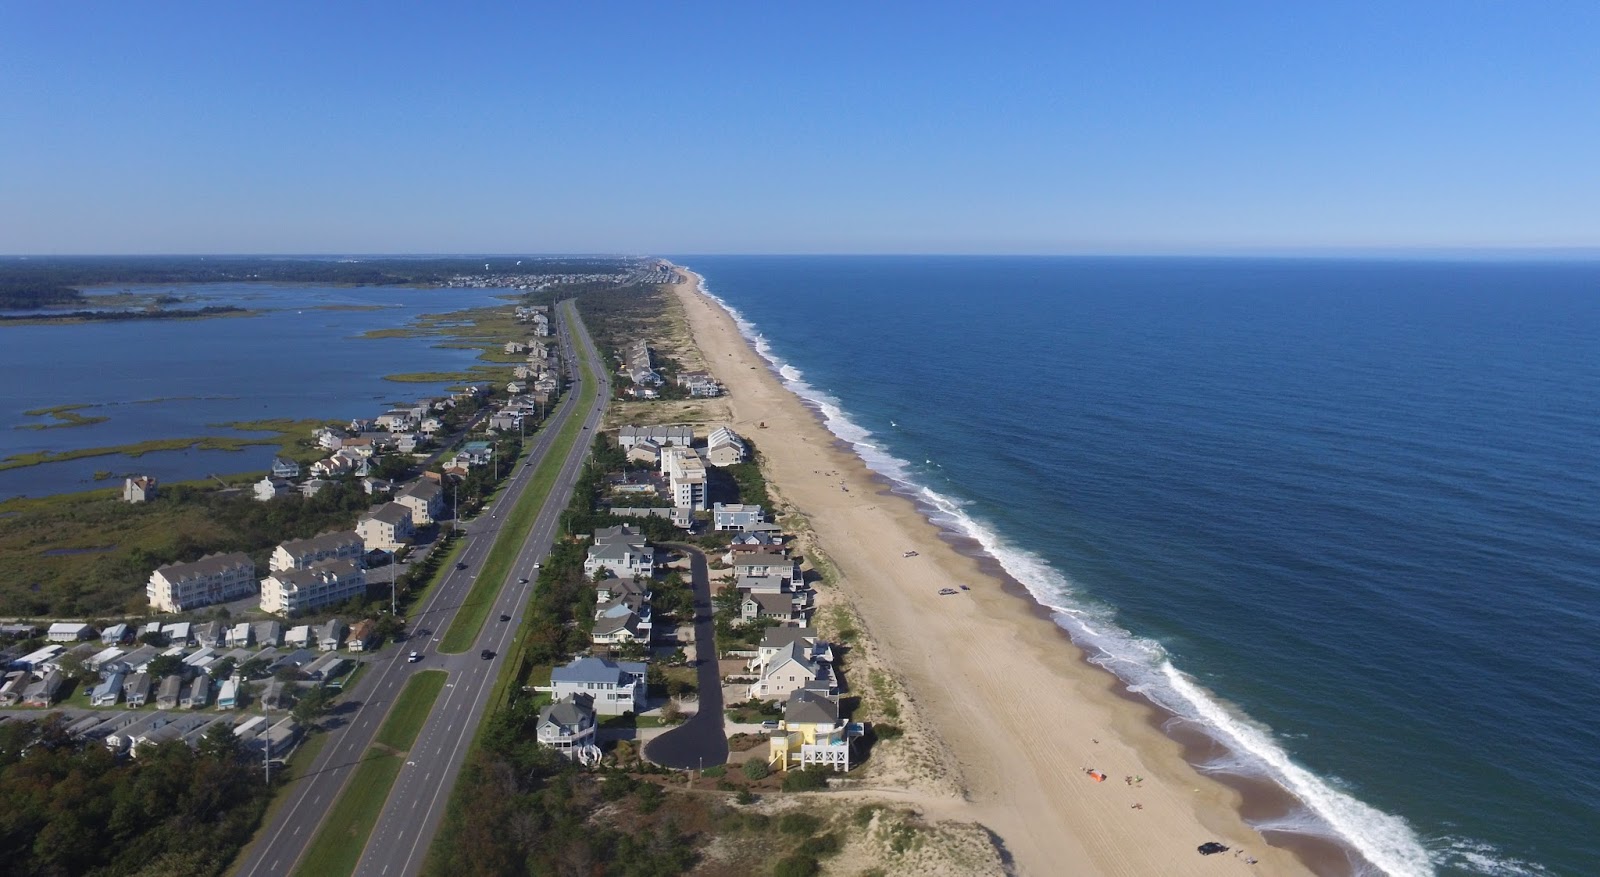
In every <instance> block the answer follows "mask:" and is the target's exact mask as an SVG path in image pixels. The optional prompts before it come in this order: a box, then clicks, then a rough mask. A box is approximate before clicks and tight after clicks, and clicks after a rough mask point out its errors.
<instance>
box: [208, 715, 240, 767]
mask: <svg viewBox="0 0 1600 877" xmlns="http://www.w3.org/2000/svg"><path fill="white" fill-rule="evenodd" d="M243 751H244V750H243V747H242V746H240V745H239V738H238V737H237V736H235V735H234V733H233V726H232V725H229V724H227V723H222V724H217V725H212V726H211V727H209V728H207V729H206V732H205V733H204V734H202V735H201V737H200V754H201V755H202V756H205V757H206V758H210V759H213V760H216V761H224V762H232V761H235V760H237V759H238V758H239V754H240V753H241V752H243Z"/></svg>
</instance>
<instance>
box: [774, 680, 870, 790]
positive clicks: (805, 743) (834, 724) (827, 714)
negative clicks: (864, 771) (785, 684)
mask: <svg viewBox="0 0 1600 877" xmlns="http://www.w3.org/2000/svg"><path fill="white" fill-rule="evenodd" d="M860 735H861V728H860V726H857V725H851V724H849V723H847V722H845V721H844V720H843V719H841V718H840V716H839V703H838V701H836V700H834V699H833V698H831V697H828V696H826V695H823V694H817V693H816V692H812V691H805V690H800V691H796V692H794V693H792V694H790V695H789V699H788V701H787V702H785V703H784V706H783V719H782V720H780V721H779V722H778V730H776V731H773V732H772V733H771V734H769V735H768V737H767V746H768V750H767V763H768V764H769V765H770V766H773V767H776V768H778V769H779V770H789V769H791V768H795V767H801V768H804V767H810V766H811V765H822V766H825V767H829V768H832V769H833V770H836V771H847V770H849V769H850V744H851V742H852V741H853V740H854V739H855V738H856V737H859V736H860Z"/></svg>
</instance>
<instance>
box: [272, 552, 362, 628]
mask: <svg viewBox="0 0 1600 877" xmlns="http://www.w3.org/2000/svg"><path fill="white" fill-rule="evenodd" d="M366 593H367V574H366V572H365V571H363V570H362V569H361V565H360V564H358V563H357V562H356V561H354V560H350V559H343V560H324V561H322V562H321V563H315V564H312V565H311V566H308V567H305V568H302V569H287V570H278V571H276V572H274V573H273V574H272V575H269V576H267V577H266V578H264V579H262V580H261V611H262V612H270V613H272V614H274V615H291V614H293V613H295V612H301V611H306V610H310V609H316V608H317V607H320V606H332V605H334V604H336V603H343V602H344V601H346V600H349V599H351V598H352V597H360V596H363V595H365V594H366Z"/></svg>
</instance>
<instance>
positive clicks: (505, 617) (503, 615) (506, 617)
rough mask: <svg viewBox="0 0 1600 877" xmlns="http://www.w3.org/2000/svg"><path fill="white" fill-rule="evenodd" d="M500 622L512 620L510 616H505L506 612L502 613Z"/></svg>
mask: <svg viewBox="0 0 1600 877" xmlns="http://www.w3.org/2000/svg"><path fill="white" fill-rule="evenodd" d="M500 620H501V621H510V620H511V616H509V615H507V614H505V613H504V612H502V613H500Z"/></svg>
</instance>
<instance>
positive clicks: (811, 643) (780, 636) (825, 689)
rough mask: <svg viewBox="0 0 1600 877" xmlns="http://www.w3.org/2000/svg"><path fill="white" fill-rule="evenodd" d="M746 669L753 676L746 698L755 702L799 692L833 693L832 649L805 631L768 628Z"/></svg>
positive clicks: (814, 635)
mask: <svg viewBox="0 0 1600 877" xmlns="http://www.w3.org/2000/svg"><path fill="white" fill-rule="evenodd" d="M748 667H749V669H750V670H752V671H753V672H754V673H755V675H756V681H755V682H754V683H752V684H751V685H750V688H749V694H748V696H749V697H751V698H755V699H757V700H784V699H786V698H788V696H789V695H790V694H792V693H794V692H795V691H799V690H802V689H804V690H806V691H810V692H812V693H815V694H823V695H831V694H836V693H837V688H836V681H835V679H834V675H833V648H832V646H830V645H829V644H828V643H827V642H825V641H823V640H820V639H818V638H817V635H816V631H814V630H812V629H811V628H809V627H772V628H768V629H767V631H766V633H765V635H764V636H763V637H762V638H761V642H760V644H759V645H758V646H757V650H756V656H755V657H754V658H751V659H750V662H749V664H748Z"/></svg>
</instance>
